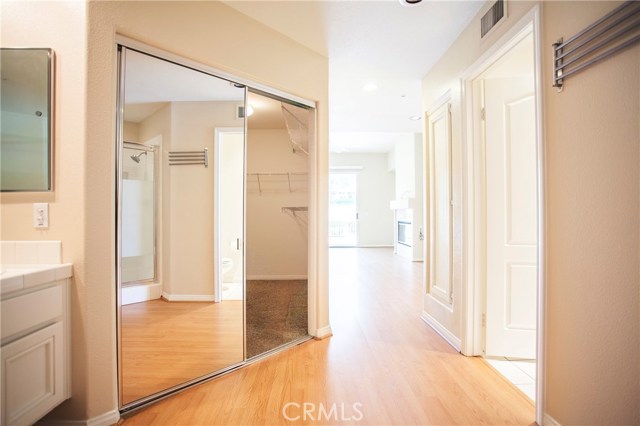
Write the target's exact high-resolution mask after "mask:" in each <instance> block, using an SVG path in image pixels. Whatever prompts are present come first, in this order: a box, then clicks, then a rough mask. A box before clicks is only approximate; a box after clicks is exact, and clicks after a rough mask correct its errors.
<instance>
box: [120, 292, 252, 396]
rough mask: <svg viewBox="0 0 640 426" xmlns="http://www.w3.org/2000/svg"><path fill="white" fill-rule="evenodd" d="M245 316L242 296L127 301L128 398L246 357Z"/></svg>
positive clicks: (125, 369)
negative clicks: (215, 300)
mask: <svg viewBox="0 0 640 426" xmlns="http://www.w3.org/2000/svg"><path fill="white" fill-rule="evenodd" d="M243 321H244V320H243V315H242V301H241V300H226V301H223V302H222V303H213V302H167V301H165V300H162V299H157V300H151V301H148V302H141V303H134V304H131V305H125V306H123V307H122V327H121V330H122V352H121V354H122V383H123V400H124V402H125V403H128V402H132V401H135V400H137V399H140V398H142V397H144V396H148V395H151V394H153V393H156V392H159V391H162V390H165V389H167V388H170V387H172V386H176V385H179V384H181V383H184V382H186V381H188V380H191V379H194V378H197V377H200V376H203V375H205V374H208V373H211V372H213V371H217V370H221V369H223V368H225V367H228V366H229V365H233V364H237V363H239V362H242V360H243V359H244V352H243V345H244V338H243V335H242V334H243Z"/></svg>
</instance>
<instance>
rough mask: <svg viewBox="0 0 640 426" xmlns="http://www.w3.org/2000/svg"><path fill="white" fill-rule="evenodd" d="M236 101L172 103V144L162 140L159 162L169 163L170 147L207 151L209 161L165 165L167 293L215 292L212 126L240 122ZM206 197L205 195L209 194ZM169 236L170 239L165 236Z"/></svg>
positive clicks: (173, 148) (198, 294) (209, 293)
mask: <svg viewBox="0 0 640 426" xmlns="http://www.w3.org/2000/svg"><path fill="white" fill-rule="evenodd" d="M238 102H241V101H235V102H233V101H232V102H172V103H171V113H170V114H171V142H170V143H169V144H164V147H163V148H164V149H163V156H162V164H163V166H165V165H167V164H168V152H169V151H202V150H203V149H204V148H207V149H208V150H209V155H210V157H209V158H210V160H211V163H210V165H209V167H204V166H172V167H166V168H165V172H166V173H165V174H164V179H163V182H162V185H163V197H164V199H165V200H166V202H165V203H164V207H165V208H168V209H169V210H168V212H167V213H168V217H169V218H170V219H169V220H167V219H165V221H164V224H165V225H166V226H169V227H170V229H169V231H168V233H166V234H165V239H166V241H165V246H164V247H165V251H166V252H167V253H166V255H165V261H166V262H167V263H166V264H165V268H166V270H167V273H165V277H164V281H163V291H164V292H165V293H167V294H168V295H173V296H175V295H182V296H191V295H196V296H211V297H213V295H214V287H213V282H214V280H213V277H214V273H215V271H214V269H213V268H212V267H211V264H212V261H213V253H214V244H213V225H214V224H213V217H214V213H213V201H214V200H213V196H212V194H215V190H214V181H215V176H214V174H215V167H214V165H213V158H214V156H213V153H214V139H215V128H216V127H236V126H238V125H240V126H242V124H243V121H242V120H236V118H235V109H236V105H237V104H238ZM207 195H208V196H207ZM167 238H168V239H167Z"/></svg>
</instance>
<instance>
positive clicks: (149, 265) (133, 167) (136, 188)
mask: <svg viewBox="0 0 640 426" xmlns="http://www.w3.org/2000/svg"><path fill="white" fill-rule="evenodd" d="M154 170H155V152H154V150H153V148H151V147H146V146H144V145H140V144H133V143H127V142H125V144H124V147H123V161H122V252H121V260H120V262H121V274H122V284H123V285H127V284H133V283H139V282H145V281H152V280H154V279H155V277H156V258H155V255H156V248H155V243H156V241H155V240H156V237H155V217H156V214H155V172H154Z"/></svg>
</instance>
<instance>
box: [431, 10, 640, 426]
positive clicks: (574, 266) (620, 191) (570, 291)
mask: <svg viewBox="0 0 640 426" xmlns="http://www.w3.org/2000/svg"><path fill="white" fill-rule="evenodd" d="M618 4H619V3H616V2H579V3H577V2H544V4H542V5H541V6H542V55H543V58H544V61H543V63H542V72H543V108H544V120H545V133H544V136H545V141H544V143H545V149H546V158H545V167H546V170H545V178H546V219H547V224H546V232H545V235H546V239H547V245H546V249H547V259H546V260H547V281H546V288H547V310H546V314H547V315H546V319H547V347H546V350H547V352H546V360H545V361H546V367H547V370H546V384H545V386H546V399H545V411H546V412H547V413H548V414H549V415H550V416H551V417H553V418H554V419H556V420H557V421H558V422H559V423H560V424H563V425H569V424H638V423H639V422H640V404H638V395H639V394H640V363H639V362H638V359H640V330H639V325H640V323H639V319H640V311H639V308H640V300H639V291H638V282H639V281H640V280H639V269H640V256H639V253H640V252H639V232H640V217H639V204H640V197H639V195H640V191H639V182H640V175H639V164H638V161H639V160H640V156H639V155H640V152H639V144H640V128H639V125H638V122H639V117H640V78H639V76H640V47H635V48H633V49H631V50H628V51H626V52H624V53H622V54H620V55H617V56H616V57H614V58H611V59H609V60H607V61H605V62H603V63H601V64H598V65H596V66H594V67H593V68H591V69H589V70H586V71H584V72H583V73H580V74H578V75H576V76H575V77H573V78H570V79H568V80H567V81H566V88H565V90H564V91H563V92H562V93H557V92H556V90H555V89H553V88H552V87H551V84H552V82H551V78H552V77H551V73H550V72H549V70H550V69H551V64H550V61H551V59H550V56H549V51H550V46H551V44H552V43H553V42H555V41H556V40H557V39H558V38H560V37H565V38H567V37H568V36H571V35H573V34H574V33H576V32H577V31H579V30H580V29H582V28H583V27H585V26H586V25H588V24H590V23H591V22H593V21H595V20H596V19H597V18H599V17H600V16H602V15H604V14H605V13H606V12H607V11H609V10H611V9H612V8H614V7H615V6H617V5H618ZM533 5H534V3H525V2H510V3H509V18H508V19H507V21H506V22H505V25H503V26H502V27H501V28H499V29H498V30H497V31H496V33H495V34H494V35H492V36H491V38H490V40H489V41H488V42H482V43H481V42H479V40H478V34H479V33H480V31H479V25H478V20H479V16H478V17H476V19H474V21H473V22H472V23H471V24H470V25H469V27H468V28H467V29H466V30H465V31H464V32H463V33H462V35H461V36H460V37H459V38H458V40H456V42H455V43H454V44H453V45H452V46H451V48H450V49H449V50H448V52H447V54H446V55H445V56H444V57H443V58H442V59H441V60H440V61H439V62H438V64H437V65H436V66H435V67H434V68H433V69H432V70H431V71H430V72H429V73H428V74H427V75H426V77H425V78H424V80H423V107H424V109H425V110H428V109H429V108H430V107H431V106H432V105H433V104H434V102H435V101H436V100H437V99H438V98H439V97H440V96H442V95H443V94H444V93H445V92H446V91H447V90H449V89H450V90H451V93H452V136H453V162H454V205H455V206H461V205H462V203H461V201H462V198H461V188H462V186H461V185H462V182H461V171H462V159H461V147H462V145H461V144H462V136H461V133H462V114H461V93H460V81H459V79H460V77H461V76H462V74H463V73H464V72H465V70H466V69H467V68H468V67H469V66H471V65H472V63H473V62H474V61H475V60H476V59H478V58H479V57H480V56H481V55H482V53H483V52H485V51H486V50H487V49H488V48H489V47H490V46H491V45H492V44H493V43H494V42H495V40H496V39H497V38H499V37H500V36H501V35H503V34H504V33H505V32H506V31H507V30H508V29H509V28H510V27H511V26H512V25H513V24H514V23H515V22H517V21H518V20H519V19H520V17H521V16H523V15H524V14H525V13H526V12H527V11H528V10H529V9H530V8H531V7H532V6H533ZM461 220H462V210H461V208H460V207H456V208H455V210H454V240H455V241H454V245H455V247H456V249H455V251H454V268H456V270H461V267H462V265H461V261H462V252H461V242H462V239H461V238H462V234H461V232H462V228H461V223H462V222H461ZM454 285H455V287H454V297H456V296H455V295H460V294H461V290H462V288H461V280H460V276H459V275H458V276H457V279H456V280H455V281H454ZM458 298H459V296H458ZM457 300H459V299H457ZM458 314H460V315H461V311H460V312H458ZM460 315H458V316H456V317H453V318H451V323H450V324H447V325H448V326H450V329H451V330H452V331H453V332H454V334H456V335H457V336H461V331H462V330H461V322H460V321H461V319H462V318H461V316H460Z"/></svg>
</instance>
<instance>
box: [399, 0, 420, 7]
mask: <svg viewBox="0 0 640 426" xmlns="http://www.w3.org/2000/svg"><path fill="white" fill-rule="evenodd" d="M398 1H400V4H401V5H403V6H408V7H411V6H415V5H417V4H418V3H420V2H421V1H422V0H398Z"/></svg>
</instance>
